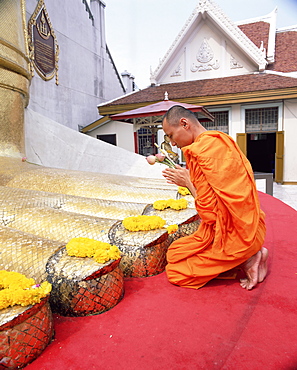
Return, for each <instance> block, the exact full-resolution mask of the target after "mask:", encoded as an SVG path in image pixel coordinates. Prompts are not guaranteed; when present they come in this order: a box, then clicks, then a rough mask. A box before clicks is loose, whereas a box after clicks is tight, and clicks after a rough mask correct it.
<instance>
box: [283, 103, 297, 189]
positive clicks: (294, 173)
mask: <svg viewBox="0 0 297 370" xmlns="http://www.w3.org/2000/svg"><path fill="white" fill-rule="evenodd" d="M284 131H285V134H284V135H285V138H284V140H285V145H284V146H285V150H284V182H286V181H287V182H297V148H296V137H297V99H290V100H286V101H285V102H284Z"/></svg>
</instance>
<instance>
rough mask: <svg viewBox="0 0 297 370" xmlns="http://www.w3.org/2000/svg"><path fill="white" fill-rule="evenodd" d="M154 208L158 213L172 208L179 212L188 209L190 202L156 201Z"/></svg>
mask: <svg viewBox="0 0 297 370" xmlns="http://www.w3.org/2000/svg"><path fill="white" fill-rule="evenodd" d="M153 207H154V209H156V210H158V211H163V210H164V209H166V208H172V209H174V210H176V211H179V210H180V209H186V208H187V207H188V201H187V200H186V199H184V198H181V199H166V200H156V201H155V202H154V203H153Z"/></svg>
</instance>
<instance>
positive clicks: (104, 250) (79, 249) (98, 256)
mask: <svg viewBox="0 0 297 370" xmlns="http://www.w3.org/2000/svg"><path fill="white" fill-rule="evenodd" d="M66 250H67V253H68V255H69V256H74V257H90V258H91V257H93V258H94V260H95V261H96V262H98V263H102V264H103V263H105V262H108V261H110V260H117V259H119V258H120V257H121V252H120V250H119V248H118V247H117V246H115V245H111V244H109V243H105V242H101V241H99V240H95V239H89V238H73V239H71V240H70V241H69V242H68V243H67V245H66Z"/></svg>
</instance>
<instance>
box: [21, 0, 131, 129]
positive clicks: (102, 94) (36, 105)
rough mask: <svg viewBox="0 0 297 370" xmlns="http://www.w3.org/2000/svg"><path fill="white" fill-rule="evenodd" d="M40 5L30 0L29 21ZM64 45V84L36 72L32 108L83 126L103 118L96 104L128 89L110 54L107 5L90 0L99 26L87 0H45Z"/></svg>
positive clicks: (61, 77) (72, 125)
mask: <svg viewBox="0 0 297 370" xmlns="http://www.w3.org/2000/svg"><path fill="white" fill-rule="evenodd" d="M36 5H37V1H36V0H27V1H26V13H27V21H28V20H29V18H30V17H31V15H32V13H33V12H34V10H35V7H36ZM45 6H46V9H47V12H48V16H49V19H50V21H51V24H52V27H53V29H54V32H55V35H56V38H57V42H58V45H59V50H60V53H59V62H58V66H59V70H58V74H59V85H58V86H57V85H56V83H55V79H54V78H53V79H51V80H50V81H44V80H43V79H42V78H41V77H40V76H39V75H38V74H37V72H35V75H34V77H33V78H32V82H31V87H30V102H29V108H30V109H32V110H34V111H36V112H38V113H41V114H42V115H43V116H46V117H49V118H51V119H53V120H54V121H56V122H61V123H62V124H63V125H65V126H67V127H70V128H72V129H74V130H78V126H86V125H88V124H89V123H91V122H94V121H96V120H97V119H98V117H99V116H98V110H97V105H98V104H100V103H102V102H106V101H109V100H111V99H113V98H116V97H118V96H122V95H123V93H124V90H123V88H122V85H121V83H120V80H119V78H118V77H117V74H116V70H115V68H114V66H113V65H112V63H111V60H110V57H109V55H108V54H107V53H106V42H105V29H104V28H105V25H104V5H103V4H102V2H101V1H99V0H93V1H92V2H91V8H92V12H93V16H94V24H93V22H92V19H90V18H89V13H88V12H87V11H86V8H85V4H83V2H82V0H63V1H45Z"/></svg>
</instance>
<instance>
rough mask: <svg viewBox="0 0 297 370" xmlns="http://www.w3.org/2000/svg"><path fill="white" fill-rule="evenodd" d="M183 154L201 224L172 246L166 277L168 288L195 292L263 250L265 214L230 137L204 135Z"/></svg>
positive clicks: (246, 166) (250, 173)
mask: <svg viewBox="0 0 297 370" xmlns="http://www.w3.org/2000/svg"><path fill="white" fill-rule="evenodd" d="M183 152H184V155H185V158H186V163H187V167H188V169H189V171H190V178H191V181H192V183H193V184H194V186H195V189H196V197H195V206H196V209H197V212H198V214H199V216H200V218H201V220H202V221H201V224H200V225H199V228H198V229H197V231H196V232H195V233H193V234H192V235H189V236H186V237H183V238H180V239H178V240H176V241H175V242H173V243H172V244H171V245H170V247H169V249H168V252H167V262H168V264H167V266H166V273H167V277H168V279H169V281H170V282H171V283H173V284H176V285H180V286H184V287H189V288H196V289H198V288H200V287H201V286H203V285H205V284H206V283H207V282H208V281H209V280H211V279H213V278H215V277H217V276H218V275H219V274H220V273H222V272H225V271H228V270H230V269H232V268H234V267H236V266H238V265H240V264H241V263H243V262H245V261H246V260H247V259H248V258H250V257H251V256H253V255H254V254H255V253H257V252H258V251H259V250H260V249H261V247H262V245H263V242H264V238H265V232H266V227H265V221H264V219H265V214H264V212H263V211H262V210H261V209H260V204H259V199H258V192H257V189H256V184H255V181H254V175H253V171H252V167H251V165H250V162H249V161H248V160H247V158H246V157H245V156H244V154H243V153H242V152H241V150H240V149H239V147H238V145H237V144H236V143H235V142H234V140H233V139H232V138H231V137H230V136H228V135H227V134H224V133H222V132H219V131H205V132H203V133H202V134H200V135H199V136H198V137H197V138H196V140H195V141H194V143H193V144H191V145H189V146H186V147H184V148H183Z"/></svg>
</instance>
